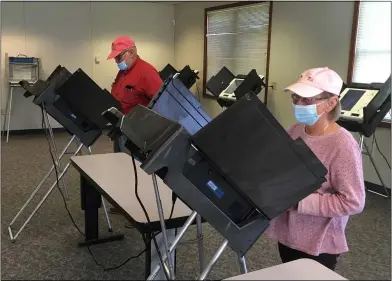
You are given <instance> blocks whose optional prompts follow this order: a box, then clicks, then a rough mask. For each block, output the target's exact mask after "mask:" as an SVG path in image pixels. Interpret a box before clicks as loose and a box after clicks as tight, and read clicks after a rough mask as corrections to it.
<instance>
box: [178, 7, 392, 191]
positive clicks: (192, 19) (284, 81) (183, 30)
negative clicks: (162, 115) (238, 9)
mask: <svg viewBox="0 0 392 281" xmlns="http://www.w3.org/2000/svg"><path fill="white" fill-rule="evenodd" d="M217 5H221V2H215V3H214V2H209V3H205V2H193V3H182V4H176V7H175V18H176V25H175V62H176V65H177V66H178V67H182V66H184V65H186V64H189V65H190V66H191V67H192V68H196V69H199V70H203V55H204V54H203V53H204V9H205V8H206V7H211V6H217ZM353 12H354V3H353V2H274V3H273V14H272V34H271V57H270V77H269V79H270V80H269V81H270V82H271V83H272V82H276V83H277V89H276V90H275V91H269V100H268V107H269V109H270V110H271V112H272V113H273V114H274V116H275V117H276V118H277V119H278V121H279V122H280V123H281V124H282V125H283V126H284V127H287V126H289V125H290V124H292V123H293V122H294V117H293V114H292V106H291V103H290V99H289V97H288V95H286V94H284V93H283V91H282V89H283V88H284V87H285V86H288V85H289V84H290V83H292V82H294V81H295V80H296V79H297V77H298V76H299V74H300V73H301V72H302V71H303V70H305V69H307V68H311V67H317V66H328V67H330V68H332V69H334V70H336V71H337V72H338V73H339V74H340V75H341V76H342V78H343V79H344V80H345V79H346V77H347V69H348V61H349V49H350V39H351V27H352V20H353ZM262 74H264V73H262ZM200 76H201V77H202V76H203V75H202V74H201V75H200ZM198 83H199V85H200V86H199V88H200V89H201V88H202V84H203V83H202V81H201V79H200V81H199V82H198ZM201 103H202V105H203V107H204V108H205V109H206V111H207V112H208V113H209V114H210V115H211V116H216V115H217V114H219V113H220V112H221V109H220V107H219V106H218V104H217V103H216V101H214V100H211V99H209V98H203V99H202V101H201ZM377 140H378V143H379V146H380V149H381V150H382V152H383V153H384V154H385V155H386V157H387V159H388V161H389V162H390V159H391V157H390V156H391V148H390V147H391V134H390V130H389V129H379V130H377ZM373 155H374V157H375V159H376V163H377V165H378V167H379V169H380V172H381V174H382V176H383V179H384V181H385V182H386V184H387V185H388V186H389V187H390V186H391V173H390V170H389V169H388V167H387V165H386V164H385V162H384V161H383V159H382V158H381V156H380V155H379V153H378V152H377V151H376V150H374V152H373ZM364 171H365V178H366V180H368V181H371V182H374V183H379V181H378V178H377V176H376V174H375V172H374V170H373V168H372V167H371V165H370V162H369V159H368V157H367V156H364Z"/></svg>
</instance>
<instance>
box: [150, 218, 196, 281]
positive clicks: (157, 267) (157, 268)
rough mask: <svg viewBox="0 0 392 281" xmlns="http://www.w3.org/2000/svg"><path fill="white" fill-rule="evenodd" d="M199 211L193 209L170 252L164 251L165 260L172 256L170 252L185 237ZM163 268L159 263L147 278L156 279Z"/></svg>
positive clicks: (163, 257)
mask: <svg viewBox="0 0 392 281" xmlns="http://www.w3.org/2000/svg"><path fill="white" fill-rule="evenodd" d="M196 215H197V213H196V212H195V211H193V212H192V213H191V215H190V216H189V217H188V219H187V220H186V222H185V223H184V226H183V227H182V228H181V230H180V231H179V233H178V235H177V236H176V238H175V239H174V241H173V243H172V244H171V245H170V249H169V254H167V253H163V255H162V261H163V262H165V261H166V260H167V259H168V257H170V253H171V252H173V251H174V249H175V248H176V247H177V245H178V243H179V242H180V240H181V239H182V237H184V234H185V232H186V231H187V230H188V229H189V227H190V226H191V225H192V223H193V221H194V220H195V218H196ZM160 269H161V265H160V264H158V265H157V266H156V267H155V268H154V269H153V270H152V271H151V274H150V276H148V278H147V280H154V279H155V277H156V275H157V274H158V272H159V270H160Z"/></svg>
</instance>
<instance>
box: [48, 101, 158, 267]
mask: <svg viewBox="0 0 392 281" xmlns="http://www.w3.org/2000/svg"><path fill="white" fill-rule="evenodd" d="M41 113H42V123H41V127H42V129H43V130H44V132H45V137H46V140H47V141H48V145H49V153H50V157H51V158H52V162H53V165H54V170H55V173H56V187H57V189H58V190H59V191H60V194H61V197H62V198H63V202H64V206H65V209H66V210H67V213H68V216H69V218H70V219H71V221H72V223H73V225H74V226H75V228H76V229H77V230H78V232H79V233H80V234H81V235H82V236H84V237H86V235H85V234H84V233H83V232H82V231H81V230H80V228H79V227H78V225H77V224H76V222H75V220H74V218H73V216H72V214H71V212H70V210H69V208H68V204H67V200H66V199H65V196H64V194H63V192H62V190H61V188H60V185H59V174H58V170H57V165H56V161H55V160H54V156H53V152H52V148H51V144H50V140H49V136H48V129H47V128H45V126H44V118H45V117H44V108H43V105H42V107H41ZM58 161H60V160H58ZM155 235H157V234H153V237H154V239H155ZM87 248H88V251H89V253H90V255H91V257H92V259H93V260H94V262H95V263H96V264H97V265H98V266H100V267H102V268H103V270H104V271H110V270H116V269H119V268H121V267H122V266H124V265H125V264H126V263H128V262H129V261H130V260H132V259H136V258H138V257H140V256H141V255H142V254H144V253H145V252H146V250H147V247H146V248H145V249H144V250H143V251H141V252H140V253H139V254H137V255H136V256H131V257H129V258H128V259H127V260H125V261H124V262H123V263H121V264H120V265H118V266H114V267H109V268H106V267H105V266H103V265H102V264H100V263H99V262H98V261H97V259H96V258H95V257H94V255H93V253H92V251H91V249H90V246H88V247H87Z"/></svg>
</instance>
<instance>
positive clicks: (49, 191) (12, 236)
mask: <svg viewBox="0 0 392 281" xmlns="http://www.w3.org/2000/svg"><path fill="white" fill-rule="evenodd" d="M82 147H83V145H80V146H79V147H78V149H77V150H76V152H75V154H74V155H76V154H77V153H78V152H79V151H80V150H81V149H82ZM70 165H71V162H69V163H68V164H67V165H66V166H65V168H64V170H63V171H62V172H61V173H60V175H59V177H58V181H60V180H61V179H62V178H63V176H64V175H65V173H66V172H67V170H68V168H69V166H70ZM56 185H57V179H56V180H55V181H54V183H53V184H52V186H51V187H50V188H49V190H48V191H47V192H46V193H45V196H44V197H43V198H42V199H41V201H40V202H39V203H38V205H37V206H36V207H35V209H34V210H33V212H32V213H31V214H30V216H29V217H28V218H27V220H26V221H25V222H24V224H23V225H22V227H21V228H20V229H19V230H18V232H17V233H16V234H15V235H13V234H12V229H11V227H10V226H9V227H8V232H9V235H10V237H11V241H12V242H15V240H16V238H17V237H18V235H19V234H20V233H21V232H22V230H23V229H24V228H25V227H26V225H27V224H28V223H29V222H30V220H31V218H32V217H33V216H34V215H35V213H36V212H37V211H38V210H39V208H40V207H41V206H42V204H43V203H44V202H45V200H46V199H47V198H48V196H49V195H50V194H51V193H52V191H53V189H54V188H55V187H56Z"/></svg>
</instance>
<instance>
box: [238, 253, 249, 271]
mask: <svg viewBox="0 0 392 281" xmlns="http://www.w3.org/2000/svg"><path fill="white" fill-rule="evenodd" d="M238 262H239V264H240V272H241V274H245V273H248V268H247V267H246V260H245V256H243V257H240V256H238Z"/></svg>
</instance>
